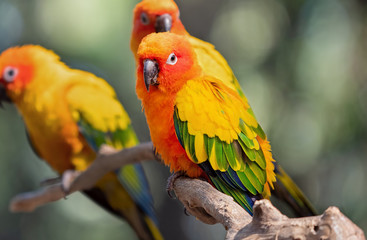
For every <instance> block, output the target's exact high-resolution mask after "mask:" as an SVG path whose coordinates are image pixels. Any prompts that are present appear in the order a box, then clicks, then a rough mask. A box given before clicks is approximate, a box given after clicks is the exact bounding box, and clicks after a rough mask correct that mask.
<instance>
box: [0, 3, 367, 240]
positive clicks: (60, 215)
mask: <svg viewBox="0 0 367 240" xmlns="http://www.w3.org/2000/svg"><path fill="white" fill-rule="evenodd" d="M136 3H137V1H133V0H109V1H104V0H78V1H74V0H0V50H1V51H2V50H4V49H6V48H8V47H10V46H14V45H19V44H25V43H33V44H41V45H43V46H45V47H47V48H50V49H53V50H54V51H55V52H56V53H58V54H59V55H61V58H62V60H63V61H65V62H66V63H67V64H68V65H69V66H72V67H74V68H80V69H83V70H88V71H91V72H93V73H95V74H96V75H98V76H101V77H103V78H105V79H106V80H107V81H108V82H109V83H110V84H111V85H112V86H113V87H114V88H115V89H116V91H117V94H118V96H119V99H120V100H121V101H122V102H123V104H124V106H125V107H126V109H127V111H128V112H129V114H130V116H131V118H132V119H133V125H134V127H135V129H136V131H137V133H138V136H139V138H140V139H141V140H142V141H148V140H149V134H148V129H147V126H146V123H145V120H144V115H143V113H142V112H141V107H140V103H139V101H138V100H137V98H136V95H135V90H134V89H135V77H134V75H135V72H134V61H133V56H132V54H131V52H130V49H129V38H130V31H131V27H132V9H133V8H134V5H135V4H136ZM177 3H178V5H179V6H180V9H181V19H182V21H183V23H184V24H185V26H186V28H187V30H188V31H189V32H190V33H191V34H192V35H194V36H197V37H199V38H202V39H204V40H207V41H210V42H212V43H213V44H214V45H215V46H216V47H217V48H218V49H219V50H220V51H221V52H222V54H223V55H224V56H225V57H226V58H227V59H228V62H229V63H230V65H231V66H232V68H233V70H234V72H235V74H236V76H237V77H238V79H239V81H240V83H241V85H242V87H243V89H244V91H245V93H246V95H247V97H248V98H249V101H250V103H251V105H252V107H253V109H254V111H255V114H256V115H257V118H258V120H259V122H260V123H261V124H262V126H263V128H264V129H265V130H266V132H267V134H268V135H269V138H270V140H271V143H272V146H273V153H274V156H275V158H276V159H277V160H278V161H279V162H280V163H281V164H282V165H283V167H284V168H285V169H286V170H287V171H288V172H289V174H290V175H291V176H292V177H293V178H294V179H295V180H296V182H297V183H298V184H299V185H300V186H301V188H302V189H303V190H304V192H305V193H306V194H307V195H308V196H309V198H310V199H311V201H312V202H313V203H314V205H315V206H316V207H317V209H318V210H319V211H324V210H325V208H326V207H328V206H330V205H335V206H338V207H339V208H340V209H341V210H342V211H343V213H345V214H346V215H347V216H348V217H349V218H351V219H352V220H353V221H354V222H355V223H356V224H358V225H359V226H360V227H361V228H362V229H363V230H367V204H366V199H367V191H366V186H367V177H366V174H365V173H366V172H367V162H366V157H367V125H366V122H367V81H366V80H367V6H366V1H363V0H360V1H358V0H349V1H344V0H324V1H318V0H227V1H221V0H177ZM144 167H145V170H146V173H147V175H148V178H149V180H150V182H151V188H152V192H153V195H154V198H155V204H156V208H157V213H158V216H159V219H160V222H161V229H162V232H163V234H164V236H165V237H166V238H167V239H178V240H181V239H223V238H224V235H225V231H224V229H223V227H222V226H220V225H214V226H208V225H205V224H202V223H201V222H199V221H197V220H196V219H195V218H194V217H187V216H185V215H184V212H183V207H182V205H181V204H180V203H179V202H178V201H177V200H171V199H169V198H168V197H167V194H166V192H165V181H166V178H167V177H168V176H169V172H168V169H167V168H165V167H164V166H162V165H160V164H158V163H155V162H147V163H144ZM54 176H55V173H54V172H53V171H51V170H50V169H49V167H48V166H47V165H46V164H45V163H44V162H42V161H40V160H39V159H37V157H36V156H35V155H34V153H33V152H32V150H31V149H30V147H29V145H28V143H27V140H26V135H25V131H24V126H23V123H22V119H21V117H20V115H19V114H18V113H17V111H16V109H15V107H14V106H11V105H6V106H5V110H2V109H1V110H0V239H1V240H18V239H19V240H20V239H21V240H43V239H45V240H46V239H47V240H48V239H52V240H58V239H60V240H61V239H81V240H83V239H88V240H94V239H95V240H98V239H111V240H113V239H135V236H134V233H133V232H132V230H131V229H130V228H129V226H128V225H127V224H126V223H124V222H121V221H120V220H118V219H116V218H114V217H113V216H111V215H109V214H108V213H106V212H104V211H103V210H101V209H100V208H99V207H97V206H96V205H94V204H93V203H92V202H91V201H89V200H88V199H87V198H85V197H84V196H82V195H81V194H79V193H78V194H73V195H71V196H70V197H68V199H67V200H61V201H59V202H55V203H52V204H48V205H47V206H44V207H41V208H39V209H37V210H36V211H34V212H33V213H28V214H23V213H17V214H14V213H10V212H9V210H8V204H9V201H10V199H11V198H12V197H13V196H15V195H16V194H17V193H20V192H24V191H31V190H35V189H37V188H38V187H39V182H40V181H41V180H44V179H46V178H50V177H54ZM284 211H285V212H286V211H287V210H284Z"/></svg>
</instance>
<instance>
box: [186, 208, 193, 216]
mask: <svg viewBox="0 0 367 240" xmlns="http://www.w3.org/2000/svg"><path fill="white" fill-rule="evenodd" d="M184 214H185V215H186V216H188V217H189V216H191V214H190V213H189V212H188V211H187V208H184Z"/></svg>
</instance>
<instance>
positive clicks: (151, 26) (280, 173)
mask: <svg viewBox="0 0 367 240" xmlns="http://www.w3.org/2000/svg"><path fill="white" fill-rule="evenodd" d="M168 31H169V32H171V33H175V34H179V35H184V36H186V37H187V41H189V43H190V44H191V46H192V48H193V51H194V52H195V54H196V58H197V61H198V65H199V66H200V67H201V69H202V71H203V73H204V74H205V75H207V76H211V77H214V78H216V79H218V80H219V81H221V82H222V83H223V84H224V85H226V87H228V88H231V89H232V90H235V91H236V92H237V93H238V94H239V95H240V97H241V98H242V101H243V102H244V103H245V104H248V103H247V99H246V97H245V95H244V93H243V91H242V90H241V86H240V84H239V83H238V81H237V79H236V77H235V76H234V74H233V72H232V70H231V68H230V67H229V65H228V63H227V61H226V60H225V59H224V57H223V56H222V55H221V54H220V53H219V52H218V51H217V50H216V49H215V47H214V46H213V45H212V44H210V43H208V42H205V41H202V40H200V39H198V38H195V37H193V36H191V35H190V34H189V33H188V32H187V31H186V29H185V27H184V26H183V24H182V22H181V20H180V13H179V9H178V7H177V5H176V3H175V2H174V1H173V0H143V1H141V2H140V3H138V4H137V5H136V7H135V9H134V18H133V30H132V35H131V40H130V46H131V50H132V51H133V53H134V54H135V58H136V60H137V49H138V46H139V44H140V42H141V40H142V39H143V38H144V37H145V36H146V35H148V34H150V33H153V32H168ZM249 112H250V114H251V115H252V116H253V117H254V114H253V112H252V110H251V108H249ZM257 131H258V132H259V134H260V135H263V136H265V134H264V133H263V130H262V129H261V126H260V125H258V128H257ZM264 140H266V138H265V139H264ZM269 149H270V146H269ZM274 165H275V174H276V178H277V180H279V181H277V182H275V183H274V187H275V188H274V189H272V192H273V193H274V195H275V196H277V197H278V198H280V199H282V200H284V201H285V202H287V203H288V204H289V205H290V207H291V208H292V209H293V210H294V211H295V213H296V214H297V215H299V216H307V215H316V211H315V210H314V208H313V207H312V205H311V204H310V202H309V201H308V200H307V198H306V197H305V196H304V194H303V193H302V191H301V190H300V189H299V188H298V187H297V185H296V184H295V183H294V182H293V181H292V179H291V178H290V177H289V176H288V175H287V174H286V172H285V171H284V170H283V169H282V168H281V167H280V166H279V165H278V164H277V163H275V162H274Z"/></svg>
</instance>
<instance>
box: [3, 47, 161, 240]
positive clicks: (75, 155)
mask: <svg viewBox="0 0 367 240" xmlns="http://www.w3.org/2000/svg"><path fill="white" fill-rule="evenodd" d="M0 98H1V99H2V100H4V101H8V102H10V101H11V102H12V103H14V104H15V105H16V107H17V109H18V110H19V112H20V114H21V115H22V117H23V120H24V123H25V126H26V131H27V136H28V138H29V140H30V143H31V146H32V148H33V149H34V151H35V152H36V153H37V155H38V156H39V157H40V158H42V159H43V160H45V161H46V162H47V163H48V164H49V165H50V166H51V167H52V169H54V170H55V171H57V173H58V174H63V172H65V171H66V170H69V169H75V170H80V171H82V170H85V169H86V168H87V167H88V165H89V164H90V163H91V161H93V160H94V159H95V157H96V153H97V151H98V149H99V147H100V146H101V145H102V144H108V145H110V146H113V147H115V148H120V149H121V148H125V147H131V146H134V145H136V144H138V140H137V138H136V136H135V133H134V130H133V129H132V126H131V124H130V119H129V116H128V115H127V113H126V112H125V110H124V109H123V107H122V105H121V104H120V102H119V101H118V100H117V98H116V94H115V92H114V90H113V88H112V87H111V86H110V85H108V83H107V82H105V81H104V80H103V79H101V78H98V77H96V76H95V75H93V74H91V73H88V72H85V71H81V70H76V69H71V68H69V67H68V66H66V65H65V64H64V63H62V62H61V61H60V60H59V57H58V56H57V55H56V54H54V53H53V52H52V51H50V50H46V49H44V48H43V47H40V46H34V45H25V46H21V47H13V48H10V49H8V50H6V51H4V52H3V53H2V54H1V55H0ZM1 99H0V103H1ZM0 106H1V104H0ZM84 193H85V194H86V195H87V196H89V197H90V198H91V199H93V200H94V201H95V202H96V203H98V204H99V205H100V206H102V207H103V208H104V209H106V210H108V211H109V212H111V213H113V214H114V215H116V216H118V217H121V218H123V219H126V221H127V222H128V223H129V224H130V225H131V227H132V228H133V229H134V230H135V232H136V234H137V235H138V237H139V238H140V239H145V240H146V239H162V237H161V235H160V232H159V230H158V228H157V220H156V217H155V213H154V209H153V200H152V197H151V195H150V191H149V186H148V182H147V179H146V177H145V174H144V172H143V168H142V166H141V165H140V164H135V165H128V166H125V167H123V168H121V169H118V170H116V171H115V172H110V173H108V174H106V175H105V176H104V177H103V178H102V179H100V180H99V181H98V182H97V183H96V184H95V186H94V187H93V188H92V189H90V190H87V191H84Z"/></svg>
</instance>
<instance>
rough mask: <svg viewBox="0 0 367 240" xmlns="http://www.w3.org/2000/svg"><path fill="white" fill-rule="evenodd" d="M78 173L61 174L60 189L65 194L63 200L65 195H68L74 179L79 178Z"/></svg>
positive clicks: (72, 171) (67, 172)
mask: <svg viewBox="0 0 367 240" xmlns="http://www.w3.org/2000/svg"><path fill="white" fill-rule="evenodd" d="M79 174H80V172H79V171H75V170H67V171H65V172H64V173H63V174H62V178H61V188H62V191H63V192H64V193H65V199H66V195H68V194H69V193H70V187H71V185H72V184H73V182H74V179H75V178H76V177H77V176H79Z"/></svg>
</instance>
